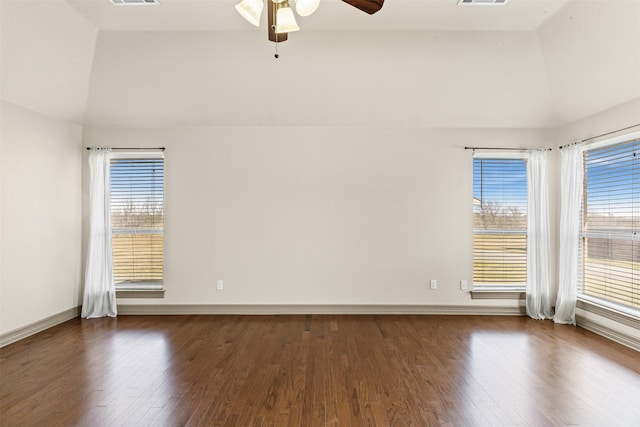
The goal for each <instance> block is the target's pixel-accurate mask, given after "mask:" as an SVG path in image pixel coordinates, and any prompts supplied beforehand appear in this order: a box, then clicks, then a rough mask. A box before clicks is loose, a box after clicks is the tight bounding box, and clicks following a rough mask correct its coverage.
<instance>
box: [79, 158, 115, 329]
mask: <svg viewBox="0 0 640 427" xmlns="http://www.w3.org/2000/svg"><path fill="white" fill-rule="evenodd" d="M110 158H111V150H109V149H106V148H101V149H93V150H91V153H90V154H89V177H90V189H89V209H90V211H89V216H90V224H89V246H88V249H87V265H86V271H85V278H84V299H83V302H82V317H83V318H87V319H89V318H92V317H105V316H110V317H115V316H116V315H117V306H116V290H115V284H114V282H113V265H112V254H111V214H110V200H111V190H110V182H109V169H110Z"/></svg>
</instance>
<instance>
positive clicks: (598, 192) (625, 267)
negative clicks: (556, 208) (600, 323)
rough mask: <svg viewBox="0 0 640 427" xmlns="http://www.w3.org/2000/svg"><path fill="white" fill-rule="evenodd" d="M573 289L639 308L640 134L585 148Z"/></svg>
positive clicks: (605, 300) (603, 299) (614, 302)
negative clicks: (577, 274)
mask: <svg viewBox="0 0 640 427" xmlns="http://www.w3.org/2000/svg"><path fill="white" fill-rule="evenodd" d="M584 167H585V174H584V176H585V187H584V206H583V232H582V239H583V240H582V247H583V250H582V254H583V256H582V280H581V283H580V286H579V289H578V292H579V293H581V294H583V295H586V296H589V297H592V298H595V299H597V300H601V301H603V302H605V303H612V304H618V305H622V306H625V307H629V308H632V309H640V273H639V270H638V267H639V266H640V236H639V232H640V139H636V140H632V141H627V142H623V143H620V144H615V145H609V146H606V147H601V148H595V149H591V150H586V151H585V153H584Z"/></svg>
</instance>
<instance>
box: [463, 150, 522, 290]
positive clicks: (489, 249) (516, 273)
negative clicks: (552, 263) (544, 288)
mask: <svg viewBox="0 0 640 427" xmlns="http://www.w3.org/2000/svg"><path fill="white" fill-rule="evenodd" d="M526 282H527V165H526V160H525V159H523V158H508V159H502V158H474V159H473V284H474V288H476V289H478V288H482V287H492V288H498V287H507V288H524V287H525V286H526Z"/></svg>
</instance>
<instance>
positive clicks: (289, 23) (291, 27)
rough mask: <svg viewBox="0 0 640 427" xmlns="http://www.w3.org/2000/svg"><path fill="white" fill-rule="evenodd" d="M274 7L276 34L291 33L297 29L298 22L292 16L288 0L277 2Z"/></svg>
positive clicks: (298, 28)
mask: <svg viewBox="0 0 640 427" xmlns="http://www.w3.org/2000/svg"><path fill="white" fill-rule="evenodd" d="M276 6H277V8H276V19H275V26H276V30H275V31H276V34H283V33H291V32H294V31H299V30H300V27H298V23H297V22H296V18H295V16H293V10H291V6H289V1H288V0H283V1H280V2H278V3H277V5H276Z"/></svg>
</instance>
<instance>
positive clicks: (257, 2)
mask: <svg viewBox="0 0 640 427" xmlns="http://www.w3.org/2000/svg"><path fill="white" fill-rule="evenodd" d="M263 7H264V3H263V0H242V1H241V2H240V3H238V4H237V5H236V10H237V11H238V13H239V14H240V15H241V16H242V17H243V18H244V19H246V20H247V21H249V22H250V23H252V24H253V25H255V26H256V27H259V26H260V15H262V8H263Z"/></svg>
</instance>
